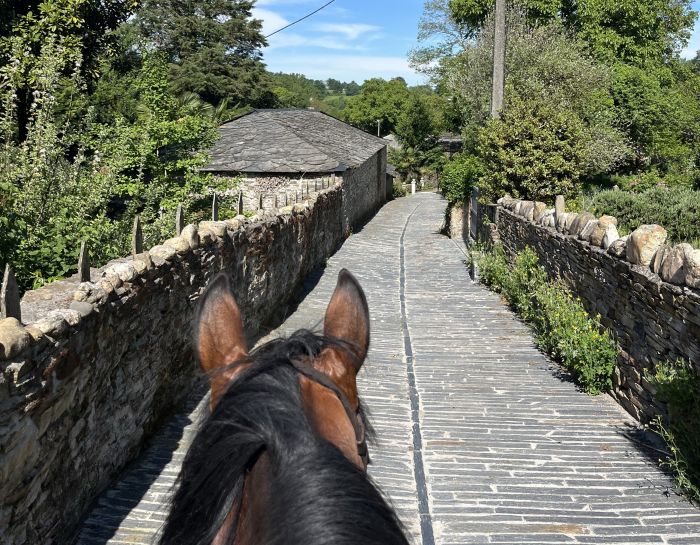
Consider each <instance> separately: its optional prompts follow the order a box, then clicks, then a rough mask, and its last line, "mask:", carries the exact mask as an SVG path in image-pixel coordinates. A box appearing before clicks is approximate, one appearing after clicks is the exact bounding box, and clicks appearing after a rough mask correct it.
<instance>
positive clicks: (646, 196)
mask: <svg viewBox="0 0 700 545" xmlns="http://www.w3.org/2000/svg"><path fill="white" fill-rule="evenodd" d="M589 206H590V210H591V212H593V213H594V214H596V215H603V214H608V215H611V216H615V217H616V218H617V220H618V222H619V227H620V231H621V232H623V233H629V232H631V231H633V230H635V229H636V228H637V227H639V226H640V225H645V224H649V223H656V224H658V225H661V226H663V227H664V228H665V229H666V230H667V231H668V234H669V239H670V241H671V242H690V243H695V244H697V243H698V242H699V241H700V191H696V190H692V189H687V188H683V187H673V188H655V189H650V190H647V191H643V192H641V193H630V192H627V191H601V192H600V193H597V194H595V195H593V197H592V198H591V200H590V203H589Z"/></svg>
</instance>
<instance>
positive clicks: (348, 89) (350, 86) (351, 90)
mask: <svg viewBox="0 0 700 545" xmlns="http://www.w3.org/2000/svg"><path fill="white" fill-rule="evenodd" d="M360 91H362V87H361V86H360V85H359V84H358V83H357V82H355V81H351V82H350V83H346V84H345V95H346V96H349V97H353V96H355V95H359V94H360Z"/></svg>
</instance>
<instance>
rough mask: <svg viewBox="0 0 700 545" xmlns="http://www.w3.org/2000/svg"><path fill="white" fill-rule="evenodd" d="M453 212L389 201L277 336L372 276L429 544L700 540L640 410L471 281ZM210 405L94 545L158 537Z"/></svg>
mask: <svg viewBox="0 0 700 545" xmlns="http://www.w3.org/2000/svg"><path fill="white" fill-rule="evenodd" d="M444 209H445V202H444V201H443V200H442V199H441V198H440V197H439V196H437V195H435V194H428V193H426V194H418V195H416V196H414V197H410V198H405V199H400V200H398V201H394V202H392V203H390V204H388V205H387V206H385V207H384V209H382V210H381V211H380V212H379V214H378V215H377V216H376V217H375V218H374V219H373V220H372V221H371V222H370V223H369V224H367V225H366V226H365V227H364V229H362V230H361V231H360V232H359V233H356V234H354V235H352V236H351V237H350V238H349V239H348V240H347V241H346V243H345V244H344V245H343V247H342V248H341V249H340V251H339V252H338V253H337V254H336V255H335V256H334V257H333V258H332V259H330V260H329V262H328V265H327V267H326V269H325V271H324V273H323V275H322V277H321V278H320V280H318V283H317V285H316V286H315V287H314V288H313V290H312V291H311V293H310V294H309V295H308V296H307V297H306V298H305V299H304V301H303V302H302V303H301V305H300V306H299V308H298V309H297V311H296V312H295V313H294V314H293V315H292V316H291V317H290V318H289V319H288V320H287V321H286V322H285V323H284V324H283V325H282V327H280V329H279V330H278V331H276V332H274V333H273V334H280V333H288V332H291V331H293V330H295V329H297V328H300V327H306V328H310V327H314V326H316V325H318V322H319V320H320V318H321V317H322V316H323V313H324V310H325V307H326V305H327V303H328V300H329V298H330V294H331V292H332V290H333V287H334V286H335V280H336V276H337V273H338V271H339V270H340V268H342V267H346V268H348V269H350V270H351V271H352V272H353V273H354V274H355V275H356V276H357V277H358V278H359V280H360V282H361V283H362V285H363V287H364V288H365V291H366V292H367V296H368V299H369V305H370V312H371V315H372V328H373V329H372V347H371V351H370V355H369V358H368V361H367V362H366V363H365V366H364V368H363V370H362V372H361V380H360V390H361V394H362V395H363V397H364V399H365V401H366V402H367V405H368V406H369V408H370V410H371V413H372V417H373V418H372V420H373V422H374V424H375V427H376V428H377V432H378V437H379V444H378V445H375V446H374V448H372V459H373V464H372V466H371V468H370V469H371V474H372V476H373V477H374V478H375V480H376V481H377V483H378V484H379V485H380V487H381V488H382V490H383V491H384V492H385V493H386V494H387V495H388V496H389V497H390V498H391V501H392V502H393V504H394V505H395V507H396V508H397V510H398V512H399V514H400V516H401V518H402V520H403V521H404V523H405V524H406V527H407V529H408V531H409V532H410V533H411V534H412V536H413V541H414V543H415V544H416V545H418V544H421V543H422V544H423V545H433V543H438V544H465V545H466V544H504V545H505V544H513V543H529V544H543V545H544V544H572V543H573V544H576V543H587V544H616V545H620V544H628V545H633V544H634V545H637V544H650V543H651V544H679V545H680V544H688V545H691V544H692V545H698V544H700V511H698V510H697V509H695V508H694V507H692V506H691V505H689V504H688V503H686V502H685V501H683V500H682V499H681V498H679V497H677V496H676V495H675V494H673V492H672V491H671V490H670V488H669V487H670V481H669V479H668V478H667V477H666V476H665V475H664V474H663V473H661V472H660V471H659V470H658V469H657V468H656V465H655V464H654V463H653V461H652V459H651V458H652V457H653V452H651V453H649V452H648V451H645V450H644V449H642V447H640V446H639V442H638V441H635V440H634V434H635V432H636V431H635V429H634V425H633V422H632V421H631V419H629V418H628V417H627V416H626V414H625V413H624V412H623V411H622V410H621V409H620V408H619V407H618V406H617V405H616V404H615V403H614V401H613V400H612V399H611V398H609V397H607V396H600V397H596V398H593V397H589V396H587V395H585V394H582V393H580V392H578V391H577V389H576V387H575V385H573V384H572V383H571V382H569V381H568V380H566V377H565V376H562V375H561V374H560V373H559V372H558V370H557V367H556V366H555V365H553V364H551V363H550V362H549V361H548V360H547V359H546V358H545V357H544V356H542V355H541V354H540V353H539V352H538V351H537V349H536V348H535V347H534V345H533V342H532V339H531V336H530V334H529V332H528V330H527V328H526V327H525V326H524V325H522V324H521V323H520V322H519V321H518V320H517V319H515V318H514V316H513V315H512V313H511V312H510V311H509V310H508V309H507V308H506V307H505V306H504V305H503V304H502V303H501V302H500V300H499V298H498V296H496V295H494V294H493V293H490V292H489V291H487V290H485V289H484V288H482V287H481V286H479V285H475V284H472V283H471V282H470V280H469V277H468V275H467V270H466V267H465V266H464V263H463V261H464V259H465V256H464V254H463V253H462V249H461V248H460V247H459V246H458V245H457V244H455V243H454V242H453V241H451V240H449V239H447V238H445V237H442V236H441V235H439V234H438V231H439V229H440V226H441V223H442V220H443V215H444ZM195 405H196V403H195V402H193V404H192V406H191V407H190V409H191V410H192V412H191V414H189V415H183V416H180V417H178V418H176V419H174V421H173V422H171V423H170V424H169V425H168V426H167V427H166V428H165V430H164V431H163V432H162V433H161V434H160V435H158V436H157V437H156V438H155V439H154V441H153V444H152V446H151V447H150V448H149V449H148V450H147V451H146V452H145V453H144V456H143V457H142V458H141V459H140V460H137V461H136V462H135V463H134V464H133V466H132V467H131V468H129V469H128V470H127V471H125V473H124V475H123V477H122V479H121V480H120V482H119V483H118V484H116V485H115V487H113V488H112V489H110V490H108V491H107V492H106V493H105V494H104V495H103V496H102V497H101V498H100V499H99V500H98V502H97V505H96V507H95V509H94V511H93V512H92V514H91V515H90V516H89V517H88V519H87V520H86V522H85V524H84V527H83V529H82V532H81V535H80V539H79V543H80V544H81V545H97V544H105V543H111V544H127V543H129V544H147V543H151V542H152V541H153V536H154V534H155V533H156V532H157V530H158V528H159V527H160V525H161V524H162V521H163V520H164V516H165V512H166V508H167V507H166V505H165V502H166V500H167V497H168V492H169V490H170V487H171V486H172V483H173V482H174V479H175V477H176V475H177V471H178V464H179V463H180V461H181V460H182V457H183V455H184V451H185V450H186V448H187V446H188V443H189V440H190V439H191V436H192V433H193V428H194V424H193V422H196V420H197V418H198V417H199V416H198V415H199V414H201V410H202V409H201V408H202V403H201V402H200V403H199V405H198V407H195Z"/></svg>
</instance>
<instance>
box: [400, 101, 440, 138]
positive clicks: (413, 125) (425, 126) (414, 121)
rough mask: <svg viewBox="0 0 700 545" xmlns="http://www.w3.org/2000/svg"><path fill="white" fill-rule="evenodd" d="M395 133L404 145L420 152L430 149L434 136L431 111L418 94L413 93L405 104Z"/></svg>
mask: <svg viewBox="0 0 700 545" xmlns="http://www.w3.org/2000/svg"><path fill="white" fill-rule="evenodd" d="M395 132H396V136H398V137H399V140H400V142H401V144H402V145H406V146H408V147H411V148H414V149H418V150H424V149H427V148H428V147H430V143H429V141H428V139H429V137H430V136H433V135H434V128H433V124H432V119H431V116H430V111H429V110H428V107H427V105H426V103H425V101H424V99H423V97H422V96H421V95H419V94H418V93H416V92H412V93H411V94H410V95H409V97H408V99H407V100H406V102H405V103H404V106H403V108H402V109H401V113H400V114H399V115H398V119H397V122H396V127H395Z"/></svg>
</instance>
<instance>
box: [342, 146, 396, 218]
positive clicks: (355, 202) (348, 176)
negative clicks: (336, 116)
mask: <svg viewBox="0 0 700 545" xmlns="http://www.w3.org/2000/svg"><path fill="white" fill-rule="evenodd" d="M386 163H387V153H386V148H382V149H381V150H380V151H378V152H377V153H376V154H374V155H373V156H372V157H371V158H370V159H368V160H367V161H365V162H364V163H362V164H361V165H360V166H359V167H356V168H350V169H348V170H346V171H345V172H344V173H343V229H345V231H346V232H348V231H350V230H351V229H352V227H353V226H355V225H357V224H361V223H362V222H363V221H365V220H366V219H367V218H368V217H370V216H371V215H372V214H373V213H374V212H375V211H376V210H377V209H378V208H380V207H381V206H382V205H383V204H384V203H385V202H386V199H387V197H386V195H387V191H388V189H387V187H386V186H387V183H388V182H387V176H386Z"/></svg>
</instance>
